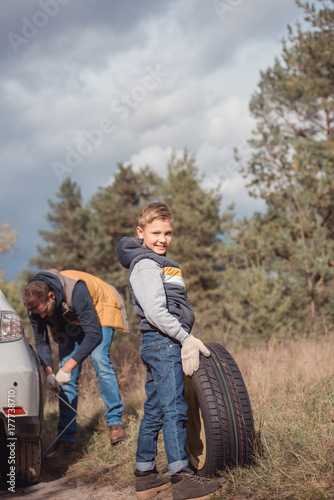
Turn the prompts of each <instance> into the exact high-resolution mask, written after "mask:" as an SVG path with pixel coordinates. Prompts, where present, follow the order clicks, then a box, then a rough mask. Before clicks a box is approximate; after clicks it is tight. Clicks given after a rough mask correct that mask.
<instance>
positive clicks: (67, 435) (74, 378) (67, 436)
mask: <svg viewBox="0 0 334 500" xmlns="http://www.w3.org/2000/svg"><path fill="white" fill-rule="evenodd" d="M114 332H115V331H114V329H113V328H111V327H109V326H102V327H101V334H102V340H101V343H100V344H99V345H98V346H97V347H95V349H94V350H93V351H92V352H91V354H90V357H91V360H92V363H93V366H94V369H95V372H96V375H97V380H98V384H99V389H100V394H101V397H102V399H103V401H104V403H105V404H106V406H107V411H106V413H105V414H104V416H105V418H106V421H107V425H108V426H109V425H113V424H120V425H122V413H123V409H124V408H123V403H122V400H121V397H120V394H119V389H118V383H117V378H116V374H115V370H114V368H113V366H112V363H111V360H110V346H111V343H112V341H113V338H114ZM78 348H79V343H78V342H77V340H75V338H71V337H69V339H68V342H66V343H64V345H62V346H59V368H61V367H62V366H64V364H65V363H66V361H68V360H69V359H70V358H72V357H73V355H74V353H75V352H76V351H77V349H78ZM80 371H81V365H78V366H77V367H75V368H74V370H72V374H71V380H70V381H69V383H68V384H65V385H63V386H62V388H61V391H60V393H59V395H60V396H61V397H62V398H63V399H64V400H65V401H67V402H68V403H69V404H70V405H71V406H72V407H73V408H74V409H75V410H77V407H78V380H79V375H80ZM74 415H75V413H74V412H73V410H71V408H69V407H68V406H67V405H66V404H65V403H64V402H62V401H61V400H59V420H58V433H60V432H62V430H63V429H65V427H66V426H67V425H68V424H69V423H70V421H71V420H72V419H73V417H74ZM76 430H77V422H76V419H75V420H74V421H73V422H72V423H71V425H70V426H69V427H68V428H67V429H66V431H65V432H64V433H63V434H62V435H61V437H60V440H62V441H71V442H75V434H76Z"/></svg>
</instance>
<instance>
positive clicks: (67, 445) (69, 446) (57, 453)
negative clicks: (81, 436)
mask: <svg viewBox="0 0 334 500" xmlns="http://www.w3.org/2000/svg"><path fill="white" fill-rule="evenodd" d="M76 449H77V443H72V442H71V441H57V442H56V444H55V447H54V448H53V450H52V451H51V453H49V454H48V455H46V457H45V458H48V459H49V458H59V457H61V456H64V455H67V454H68V453H72V452H73V451H76Z"/></svg>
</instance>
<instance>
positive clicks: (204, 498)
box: [173, 486, 223, 500]
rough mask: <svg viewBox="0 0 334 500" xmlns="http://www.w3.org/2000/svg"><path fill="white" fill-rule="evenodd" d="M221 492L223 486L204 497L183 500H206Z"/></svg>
mask: <svg viewBox="0 0 334 500" xmlns="http://www.w3.org/2000/svg"><path fill="white" fill-rule="evenodd" d="M222 490H223V486H221V487H220V488H219V489H218V490H216V491H214V492H213V493H209V494H208V495H204V496H203V497H187V498H186V499H184V500H207V498H211V497H213V496H214V495H218V493H221V492H222ZM173 498H174V497H173Z"/></svg>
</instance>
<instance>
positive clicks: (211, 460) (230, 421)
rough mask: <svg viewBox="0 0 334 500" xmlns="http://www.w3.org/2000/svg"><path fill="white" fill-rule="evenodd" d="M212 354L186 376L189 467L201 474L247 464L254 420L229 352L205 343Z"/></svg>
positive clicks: (251, 446) (238, 372)
mask: <svg viewBox="0 0 334 500" xmlns="http://www.w3.org/2000/svg"><path fill="white" fill-rule="evenodd" d="M205 345H206V347H207V348H208V349H209V351H210V352H211V356H209V357H208V358H206V357H205V356H203V355H201V359H200V367H199V369H198V370H197V371H196V372H195V373H194V375H193V376H192V377H185V398H186V401H187V404H188V423H187V445H186V450H187V453H188V456H189V461H190V467H191V468H192V469H193V470H194V471H195V473H196V474H198V475H199V476H212V475H215V474H216V473H217V471H220V470H224V469H225V468H227V467H231V466H234V465H237V464H240V465H245V464H248V463H250V462H251V460H252V456H253V450H254V437H255V431H254V421H253V415H252V408H251V404H250V400H249V397H248V392H247V389H246V385H245V382H244V380H243V378H242V375H241V373H240V370H239V368H238V366H237V364H236V362H235V361H234V359H233V358H232V356H231V355H230V353H229V352H228V351H227V350H226V349H225V348H224V347H223V346H222V345H220V344H217V343H206V344H205Z"/></svg>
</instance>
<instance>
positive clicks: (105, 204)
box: [90, 164, 161, 296]
mask: <svg viewBox="0 0 334 500" xmlns="http://www.w3.org/2000/svg"><path fill="white" fill-rule="evenodd" d="M160 186H161V179H160V178H159V177H158V176H157V175H156V174H154V172H153V171H151V170H150V168H149V167H145V168H142V169H140V170H139V171H138V172H134V170H133V169H132V166H131V165H129V166H124V165H123V164H119V165H118V170H117V172H116V174H115V177H114V180H113V182H112V184H110V185H109V186H107V187H104V188H100V189H99V190H98V192H97V193H96V195H95V196H93V198H92V199H91V202H90V206H91V210H92V218H91V222H90V225H91V227H92V230H94V231H95V237H94V241H95V247H94V258H92V262H93V263H94V264H93V265H94V269H95V273H96V274H97V275H99V276H100V277H101V278H102V279H105V280H106V281H108V280H109V281H110V282H112V284H113V285H114V286H116V288H117V289H118V290H119V291H120V292H121V293H122V294H123V295H124V296H125V295H126V296H128V285H127V271H125V270H124V269H123V268H122V267H121V265H120V263H119V260H118V257H117V245H118V242H119V240H120V239H121V238H122V237H123V236H136V226H137V219H138V214H139V212H140V208H141V206H143V205H145V204H146V203H148V202H149V201H152V200H153V199H155V198H156V197H157V196H158V192H159V189H160Z"/></svg>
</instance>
